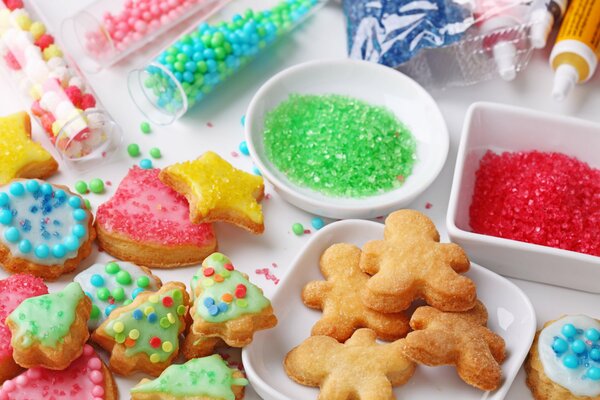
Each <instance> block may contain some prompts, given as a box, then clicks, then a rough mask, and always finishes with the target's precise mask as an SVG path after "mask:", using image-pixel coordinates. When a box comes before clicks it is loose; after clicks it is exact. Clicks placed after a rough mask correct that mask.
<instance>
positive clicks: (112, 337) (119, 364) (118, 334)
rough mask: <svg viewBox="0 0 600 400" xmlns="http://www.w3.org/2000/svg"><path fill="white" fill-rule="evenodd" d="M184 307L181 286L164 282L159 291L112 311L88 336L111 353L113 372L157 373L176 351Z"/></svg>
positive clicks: (186, 300) (186, 297)
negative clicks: (90, 335)
mask: <svg viewBox="0 0 600 400" xmlns="http://www.w3.org/2000/svg"><path fill="white" fill-rule="evenodd" d="M188 306H189V295H188V294H187V292H186V290H185V285H184V284H183V283H180V282H168V283H166V284H165V285H164V286H163V287H162V288H160V290H159V291H157V292H142V293H140V294H138V295H137V297H136V298H135V300H134V301H133V302H132V303H131V304H129V305H127V306H123V307H120V308H117V309H115V310H113V311H112V312H111V313H110V315H109V316H108V318H107V319H106V320H105V321H104V322H103V323H102V324H101V325H100V326H99V327H98V329H96V331H94V333H93V335H92V339H93V340H94V341H95V342H96V343H98V344H99V345H100V346H102V347H104V349H106V350H107V351H109V352H110V353H111V356H110V368H111V369H112V370H113V371H114V372H116V373H118V374H121V375H129V374H131V373H133V372H136V371H142V372H145V373H147V374H150V375H153V376H158V375H160V373H161V372H162V371H163V370H164V369H165V368H167V367H168V366H169V365H170V364H171V363H172V362H173V360H174V359H175V358H176V357H177V354H178V353H179V335H180V334H181V333H182V332H183V331H184V330H185V327H186V316H187V312H188Z"/></svg>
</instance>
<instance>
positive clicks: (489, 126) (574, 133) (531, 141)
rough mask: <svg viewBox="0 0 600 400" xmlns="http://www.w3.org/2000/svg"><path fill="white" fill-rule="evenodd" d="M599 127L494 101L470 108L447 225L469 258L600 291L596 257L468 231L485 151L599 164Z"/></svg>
mask: <svg viewBox="0 0 600 400" xmlns="http://www.w3.org/2000/svg"><path fill="white" fill-rule="evenodd" d="M598 149H600V126H599V125H597V124H594V123H591V122H587V121H583V120H579V119H575V118H569V117H563V116H555V115H550V114H544V113H540V112H535V111H530V110H527V109H522V108H516V107H510V106H505V105H500V104H492V103H475V104H473V105H472V106H471V108H469V111H468V112H467V116H466V117H465V123H464V126H463V132H462V137H461V141H460V146H459V149H458V156H457V159H456V168H455V170H454V180H453V182H452V192H451V194H450V203H449V205H448V214H447V219H446V225H447V228H448V234H449V235H450V238H451V240H452V241H453V242H456V243H458V244H459V245H461V246H462V247H463V248H464V249H465V250H466V251H467V253H468V254H469V257H470V258H471V259H472V260H474V261H476V262H478V263H481V264H483V265H485V266H486V268H489V269H491V270H493V271H495V272H497V273H499V274H502V275H507V276H512V277H515V278H521V279H527V280H531V281H537V282H542V283H549V284H553V285H558V286H565V287H569V288H573V289H579V290H585V291H589V292H595V293H600V284H599V283H598V282H600V257H595V256H592V255H588V254H582V253H576V252H573V251H568V250H562V249H557V248H552V247H546V246H541V245H536V244H530V243H525V242H519V241H516V240H510V239H504V238H499V237H494V236H489V235H482V234H478V233H474V232H472V231H471V228H470V225H469V207H470V205H471V198H472V196H473V187H474V184H475V172H476V171H477V169H478V168H479V161H480V159H481V157H482V156H483V155H484V154H485V152H486V151H487V150H492V151H494V152H496V153H501V152H504V151H512V152H514V151H531V150H539V151H543V152H560V153H563V154H566V155H568V156H572V157H576V158H578V159H579V160H581V161H584V162H586V163H588V164H589V165H590V166H591V167H593V168H600V157H599V156H598Z"/></svg>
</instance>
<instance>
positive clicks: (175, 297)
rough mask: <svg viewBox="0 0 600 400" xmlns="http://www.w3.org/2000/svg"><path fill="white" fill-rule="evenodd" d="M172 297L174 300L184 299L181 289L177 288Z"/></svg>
mask: <svg viewBox="0 0 600 400" xmlns="http://www.w3.org/2000/svg"><path fill="white" fill-rule="evenodd" d="M171 297H173V300H175V301H179V300H182V299H183V294H181V291H180V290H176V291H174V292H173V296H171Z"/></svg>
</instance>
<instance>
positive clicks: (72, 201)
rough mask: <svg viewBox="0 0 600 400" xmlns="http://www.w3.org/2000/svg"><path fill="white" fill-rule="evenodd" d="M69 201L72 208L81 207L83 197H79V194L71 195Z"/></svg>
mask: <svg viewBox="0 0 600 400" xmlns="http://www.w3.org/2000/svg"><path fill="white" fill-rule="evenodd" d="M68 202H69V205H70V206H71V207H72V208H75V209H77V208H81V199H80V198H79V197H77V196H71V197H69V200H68Z"/></svg>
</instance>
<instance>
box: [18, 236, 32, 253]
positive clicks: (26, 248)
mask: <svg viewBox="0 0 600 400" xmlns="http://www.w3.org/2000/svg"><path fill="white" fill-rule="evenodd" d="M31 248H32V246H31V242H30V241H29V240H27V239H23V240H21V241H20V242H19V251H20V252H21V253H23V254H27V253H29V252H30V251H31Z"/></svg>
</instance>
